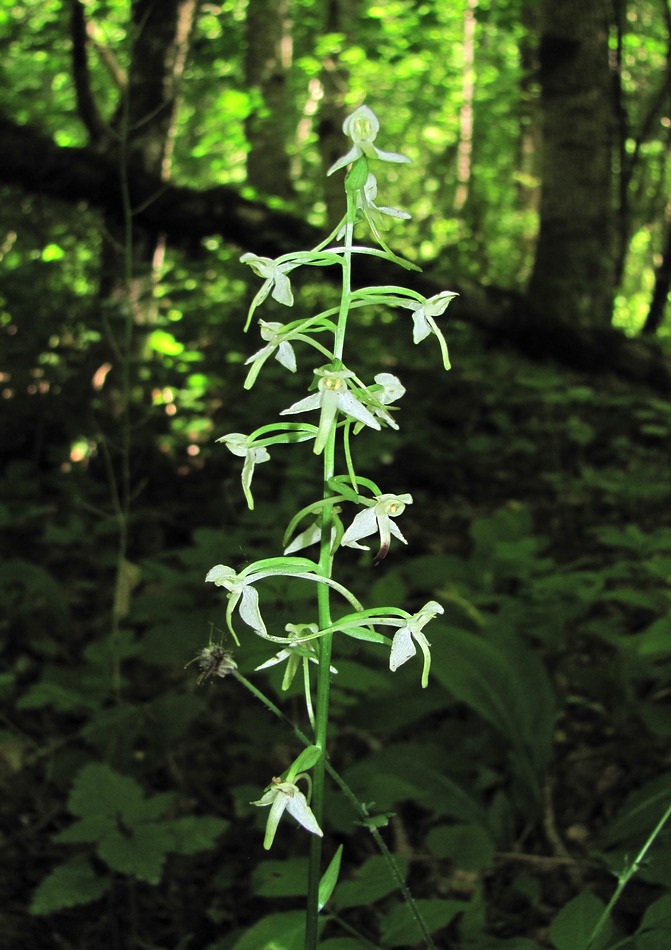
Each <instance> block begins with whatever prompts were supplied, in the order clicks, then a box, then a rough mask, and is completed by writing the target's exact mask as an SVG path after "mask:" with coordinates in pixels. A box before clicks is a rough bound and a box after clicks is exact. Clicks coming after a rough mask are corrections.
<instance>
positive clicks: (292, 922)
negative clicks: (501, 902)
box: [231, 910, 323, 950]
mask: <svg viewBox="0 0 671 950" xmlns="http://www.w3.org/2000/svg"><path fill="white" fill-rule="evenodd" d="M322 923H323V922H322V921H320V926H321V925H322ZM304 940H305V913H304V912H303V911H302V910H289V911H286V912H285V913H281V914H270V915H269V916H268V917H263V918H262V919H261V920H259V921H257V922H256V923H255V924H252V926H251V927H250V928H249V930H248V931H247V932H246V933H245V934H244V935H243V936H242V937H240V939H239V940H236V942H235V943H234V944H233V947H232V948H231V950H303V943H304Z"/></svg>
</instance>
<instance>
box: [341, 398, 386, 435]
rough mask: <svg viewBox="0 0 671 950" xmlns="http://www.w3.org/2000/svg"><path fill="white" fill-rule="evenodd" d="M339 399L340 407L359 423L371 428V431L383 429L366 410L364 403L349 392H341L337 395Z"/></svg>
mask: <svg viewBox="0 0 671 950" xmlns="http://www.w3.org/2000/svg"><path fill="white" fill-rule="evenodd" d="M337 398H338V407H339V408H340V410H341V411H342V412H344V413H346V414H347V415H348V416H351V417H352V418H353V419H356V420H357V421H358V422H363V424H364V425H367V426H370V427H371V429H381V428H382V426H381V425H380V423H379V422H378V421H377V419H376V418H375V416H374V415H373V414H372V413H371V412H369V411H368V409H366V407H365V406H364V405H363V403H361V402H359V400H358V399H357V398H356V396H354V395H353V394H352V393H351V392H350V391H349V390H347V391H343V392H339V393H338V394H337Z"/></svg>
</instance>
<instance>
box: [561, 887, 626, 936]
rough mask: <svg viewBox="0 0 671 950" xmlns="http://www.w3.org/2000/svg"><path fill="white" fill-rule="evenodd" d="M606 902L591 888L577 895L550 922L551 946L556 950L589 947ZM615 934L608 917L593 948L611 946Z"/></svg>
mask: <svg viewBox="0 0 671 950" xmlns="http://www.w3.org/2000/svg"><path fill="white" fill-rule="evenodd" d="M605 906H606V905H605V904H604V903H603V901H601V900H599V898H598V897H596V896H595V895H594V894H592V893H590V891H583V893H582V894H578V896H577V897H574V898H573V900H572V901H569V903H568V904H566V905H565V906H564V907H562V909H561V910H560V911H559V913H558V914H557V916H556V917H555V918H554V920H553V921H552V923H551V924H550V940H551V941H552V946H553V947H555V948H556V950H586V947H587V943H588V940H589V939H590V937H591V935H592V931H593V930H594V928H595V926H596V924H597V922H598V920H599V918H600V917H601V914H602V913H603V911H604V909H605ZM612 934H613V927H612V924H611V923H610V921H608V922H607V923H606V926H605V927H604V929H603V930H602V931H601V934H600V936H599V937H598V938H597V939H596V940H595V941H594V943H593V945H592V946H591V947H590V950H604V948H605V947H607V946H609V940H610V938H611V937H612Z"/></svg>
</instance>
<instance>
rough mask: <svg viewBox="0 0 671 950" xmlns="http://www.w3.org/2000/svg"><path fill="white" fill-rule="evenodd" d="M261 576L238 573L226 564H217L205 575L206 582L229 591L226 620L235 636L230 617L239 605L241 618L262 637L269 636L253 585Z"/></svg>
mask: <svg viewBox="0 0 671 950" xmlns="http://www.w3.org/2000/svg"><path fill="white" fill-rule="evenodd" d="M262 576H267V575H262ZM260 577H261V575H259V574H250V575H247V576H245V575H244V574H237V573H236V572H235V571H234V570H233V568H232V567H227V566H226V565H225V564H216V565H215V566H214V567H213V568H211V569H210V570H209V571H208V572H207V575H206V577H205V582H206V583H212V584H214V585H215V586H216V587H223V588H225V589H226V590H227V591H228V607H227V608H226V620H227V621H228V626H229V629H230V630H231V633H233V635H234V636H235V633H234V631H233V628H232V626H231V623H230V617H231V614H232V613H233V611H234V610H235V608H236V607H238V612H239V614H240V617H241V619H242V620H244V622H245V623H246V624H247V626H248V627H251V628H252V630H253V631H254V632H255V633H258V634H259V635H260V636H262V637H267V636H268V631H267V629H266V625H265V623H264V622H263V617H262V616H261V611H260V610H259V594H258V591H257V590H256V588H255V587H253V586H252V585H253V583H254V581H257V580H260ZM235 639H236V642H237V643H238V646H239V645H240V644H239V641H238V638H237V637H235Z"/></svg>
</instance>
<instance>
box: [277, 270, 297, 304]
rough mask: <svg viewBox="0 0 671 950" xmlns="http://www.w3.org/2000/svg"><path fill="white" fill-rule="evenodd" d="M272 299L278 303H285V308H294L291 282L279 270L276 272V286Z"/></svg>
mask: <svg viewBox="0 0 671 950" xmlns="http://www.w3.org/2000/svg"><path fill="white" fill-rule="evenodd" d="M271 297H272V298H273V299H274V300H277V302H278V303H283V304H284V306H285V307H293V305H294V295H293V293H292V292H291V281H290V280H289V278H288V277H287V275H286V274H282V273H281V272H280V271H279V270H277V271H276V272H275V286H274V287H273V292H272V294H271Z"/></svg>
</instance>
